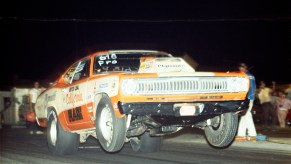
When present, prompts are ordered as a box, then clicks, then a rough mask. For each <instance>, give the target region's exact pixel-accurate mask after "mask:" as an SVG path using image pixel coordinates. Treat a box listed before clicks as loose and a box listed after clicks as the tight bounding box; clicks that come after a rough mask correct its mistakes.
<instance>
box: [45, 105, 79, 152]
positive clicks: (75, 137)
mask: <svg viewBox="0 0 291 164" xmlns="http://www.w3.org/2000/svg"><path fill="white" fill-rule="evenodd" d="M79 139H80V135H79V134H76V133H71V132H66V131H65V130H64V129H63V128H62V126H61V125H60V122H59V121H58V118H57V115H56V113H55V111H51V112H50V114H49V116H48V127H47V142H48V148H49V151H50V152H51V153H52V154H55V155H65V154H73V153H75V152H77V151H78V147H79V143H80V142H79Z"/></svg>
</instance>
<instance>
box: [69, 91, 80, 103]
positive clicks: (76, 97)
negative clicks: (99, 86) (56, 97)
mask: <svg viewBox="0 0 291 164" xmlns="http://www.w3.org/2000/svg"><path fill="white" fill-rule="evenodd" d="M80 101H83V95H82V93H78V94H73V93H69V94H67V96H66V103H67V104H74V103H77V102H80Z"/></svg>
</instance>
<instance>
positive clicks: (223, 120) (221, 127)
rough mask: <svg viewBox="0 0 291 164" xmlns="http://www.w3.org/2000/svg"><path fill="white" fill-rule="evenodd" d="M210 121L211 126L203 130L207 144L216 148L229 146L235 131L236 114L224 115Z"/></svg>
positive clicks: (236, 123)
mask: <svg viewBox="0 0 291 164" xmlns="http://www.w3.org/2000/svg"><path fill="white" fill-rule="evenodd" d="M210 121H211V124H210V125H208V126H207V127H205V130H204V131H205V136H206V138H207V141H208V143H209V144H210V145H211V146H213V147H217V148H223V147H227V146H228V145H230V143H231V142H232V141H233V139H234V137H235V134H236V131H237V126H238V116H237V114H234V113H224V114H221V115H219V116H216V117H214V118H212V119H210Z"/></svg>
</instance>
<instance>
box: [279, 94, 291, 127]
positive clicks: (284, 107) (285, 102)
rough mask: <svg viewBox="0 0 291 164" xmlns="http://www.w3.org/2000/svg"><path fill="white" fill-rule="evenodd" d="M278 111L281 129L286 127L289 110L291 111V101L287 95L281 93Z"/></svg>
mask: <svg viewBox="0 0 291 164" xmlns="http://www.w3.org/2000/svg"><path fill="white" fill-rule="evenodd" d="M276 105H277V109H278V120H279V125H280V127H281V128H285V126H286V117H287V114H288V109H291V100H289V99H287V98H286V94H285V93H283V92H279V98H278V99H277V101H276Z"/></svg>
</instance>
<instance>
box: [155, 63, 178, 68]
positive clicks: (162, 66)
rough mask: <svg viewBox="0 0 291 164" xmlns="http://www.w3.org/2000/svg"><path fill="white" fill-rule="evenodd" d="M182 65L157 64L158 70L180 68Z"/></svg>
mask: <svg viewBox="0 0 291 164" xmlns="http://www.w3.org/2000/svg"><path fill="white" fill-rule="evenodd" d="M181 67H183V65H181V64H177V65H176V64H158V68H181Z"/></svg>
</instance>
